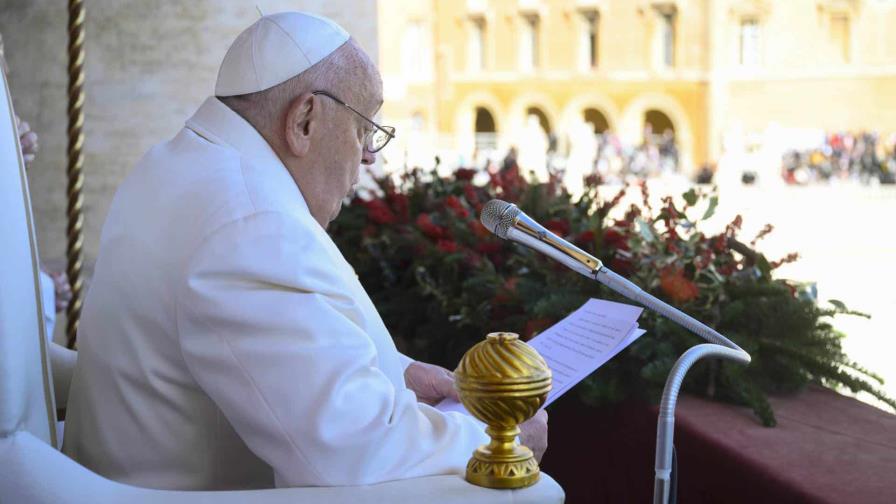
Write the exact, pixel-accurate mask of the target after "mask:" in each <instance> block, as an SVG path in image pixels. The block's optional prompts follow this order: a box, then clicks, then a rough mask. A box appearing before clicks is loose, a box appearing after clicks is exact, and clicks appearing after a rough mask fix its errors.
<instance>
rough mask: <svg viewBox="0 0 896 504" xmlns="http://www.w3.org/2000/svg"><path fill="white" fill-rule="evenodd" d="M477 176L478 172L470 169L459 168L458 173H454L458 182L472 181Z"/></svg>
mask: <svg viewBox="0 0 896 504" xmlns="http://www.w3.org/2000/svg"><path fill="white" fill-rule="evenodd" d="M475 175H476V170H472V169H470V168H458V169H457V171H455V172H454V178H456V179H457V180H472V179H473V177H474V176H475Z"/></svg>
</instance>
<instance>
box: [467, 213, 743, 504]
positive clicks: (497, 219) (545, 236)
mask: <svg viewBox="0 0 896 504" xmlns="http://www.w3.org/2000/svg"><path fill="white" fill-rule="evenodd" d="M480 219H481V221H482V224H483V225H485V227H486V228H487V229H488V230H489V231H491V232H493V233H494V234H495V235H497V236H498V237H500V238H503V239H506V240H512V241H515V242H518V243H521V244H523V245H526V246H527V247H530V248H532V249H535V250H537V251H539V252H541V253H543V254H545V255H547V256H548V257H551V258H553V259H555V260H557V261H559V262H560V263H562V264H564V265H566V266H567V267H569V268H570V269H572V270H574V271H577V272H578V273H581V274H582V275H584V276H586V277H588V278H591V279H593V280H597V281H598V282H600V283H601V284H603V285H605V286H607V287H608V288H609V289H610V290H613V291H615V292H617V293H619V294H621V295H623V296H625V297H626V298H628V299H631V300H632V301H634V302H636V303H638V304H640V305H642V306H644V307H645V308H648V309H650V310H653V311H655V312H657V313H659V314H660V315H662V316H663V317H666V318H667V319H669V320H671V321H673V322H675V323H677V324H679V325H680V326H682V327H684V328H685V329H687V330H688V331H690V332H692V333H694V334H696V335H697V336H700V337H701V338H703V339H705V340H706V341H708V342H709V343H704V344H700V345H696V346H693V347H691V348H689V349H688V350H687V351H685V353H683V354H682V355H681V357H679V358H678V360H677V361H676V362H675V365H674V366H672V370H671V371H670V372H669V377H668V378H667V379H666V385H665V388H664V389H663V396H662V399H661V401H660V410H659V418H658V420H657V427H656V465H655V469H656V476H655V479H654V487H653V502H654V504H666V503H668V502H669V500H670V498H672V499H674V497H675V496H674V495H673V487H674V476H675V475H674V474H673V467H674V461H673V457H674V447H673V443H672V440H673V436H674V428H675V404H676V402H677V401H678V393H679V391H680V390H681V384H682V382H683V381H684V377H685V375H686V374H687V372H688V370H689V369H690V368H691V366H693V365H694V364H695V363H696V362H697V361H698V360H700V359H703V358H705V357H716V358H720V359H728V360H732V361H735V362H739V363H741V364H749V363H750V355H749V354H748V353H747V352H745V351H744V350H743V349H741V348H740V347H739V346H737V345H736V344H735V343H734V342H732V341H731V340H729V339H728V338H726V337H725V336H722V335H721V334H719V333H718V332H717V331H715V330H714V329H712V328H711V327H708V326H707V325H705V324H703V323H702V322H700V321H698V320H697V319H695V318H693V317H691V316H690V315H688V314H686V313H684V312H682V311H681V310H678V309H676V308H674V307H672V306H670V305H668V304H666V303H664V302H663V301H661V300H659V299H657V298H656V297H654V296H652V295H650V294H649V293H647V292H644V291H643V290H642V289H641V288H640V287H638V286H637V285H635V284H634V283H632V282H630V281H629V280H628V279H626V278H624V277H622V276H620V275H618V274H616V273H614V272H613V271H611V270H610V269H609V268H607V267H606V266H604V265H603V264H602V263H601V262H600V260H598V259H597V258H595V257H594V256H592V255H590V254H588V253H587V252H585V251H584V250H582V249H580V248H578V247H576V246H575V245H573V244H571V243H569V242H567V241H566V240H563V239H562V238H559V237H558V236H556V235H555V234H553V233H551V232H550V231H548V230H547V229H545V228H544V227H542V226H541V225H540V224H538V223H537V222H535V221H534V220H532V219H531V218H530V217H529V216H528V215H526V214H525V213H523V212H522V211H521V210H520V209H519V208H517V207H516V205H511V204H510V203H507V202H504V201H501V200H492V201H490V202H488V203H487V204H486V205H485V207H484V208H483V210H482V214H481V216H480Z"/></svg>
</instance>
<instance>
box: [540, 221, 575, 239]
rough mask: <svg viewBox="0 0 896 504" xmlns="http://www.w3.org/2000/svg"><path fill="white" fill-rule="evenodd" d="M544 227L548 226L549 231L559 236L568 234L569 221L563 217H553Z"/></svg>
mask: <svg viewBox="0 0 896 504" xmlns="http://www.w3.org/2000/svg"><path fill="white" fill-rule="evenodd" d="M544 227H546V228H548V231H551V232H552V233H554V234H556V235H557V236H566V235H568V234H569V222H567V221H565V220H562V219H551V220H549V221H547V222H545V223H544Z"/></svg>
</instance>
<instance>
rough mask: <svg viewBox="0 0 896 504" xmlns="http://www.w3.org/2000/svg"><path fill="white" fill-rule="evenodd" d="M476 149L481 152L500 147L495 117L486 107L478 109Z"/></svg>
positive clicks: (475, 125) (475, 126)
mask: <svg viewBox="0 0 896 504" xmlns="http://www.w3.org/2000/svg"><path fill="white" fill-rule="evenodd" d="M474 128H475V129H474V131H475V133H476V148H477V149H479V150H484V149H495V148H497V146H498V135H497V133H498V129H497V127H496V126H495V117H494V116H493V115H492V113H491V112H489V111H488V109H487V108H485V107H476V122H475V124H474Z"/></svg>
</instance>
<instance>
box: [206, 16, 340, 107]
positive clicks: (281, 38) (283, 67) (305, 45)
mask: <svg viewBox="0 0 896 504" xmlns="http://www.w3.org/2000/svg"><path fill="white" fill-rule="evenodd" d="M348 39H349V34H348V32H346V31H345V30H344V29H343V28H342V27H341V26H339V25H338V24H336V23H334V22H333V21H331V20H329V19H327V18H324V17H320V16H315V15H313V14H308V13H305V12H281V13H279V14H271V15H269V16H263V17H262V18H261V19H259V20H258V21H256V22H255V23H253V24H252V26H250V27H249V28H246V30H245V31H243V32H242V33H240V34H239V36H238V37H237V38H236V40H234V41H233V45H231V46H230V49H228V50H227V54H225V55H224V61H222V62H221V68H220V69H219V70H218V82H217V84H215V96H236V95H242V94H248V93H255V92H258V91H264V90H265V89H268V88H270V87H273V86H276V85H277V84H280V83H282V82H285V81H287V80H289V79H291V78H293V77H295V76H296V75H299V74H300V73H302V72H304V71H305V70H307V69H308V68H309V67H311V66H312V65H314V64H315V63H317V62H318V61H320V60H322V59H324V58H325V57H327V56H328V55H329V54H330V53H332V52H333V51H335V50H336V49H338V48H339V47H340V46H341V45H342V44H344V43H345V42H346V41H347V40H348Z"/></svg>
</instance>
